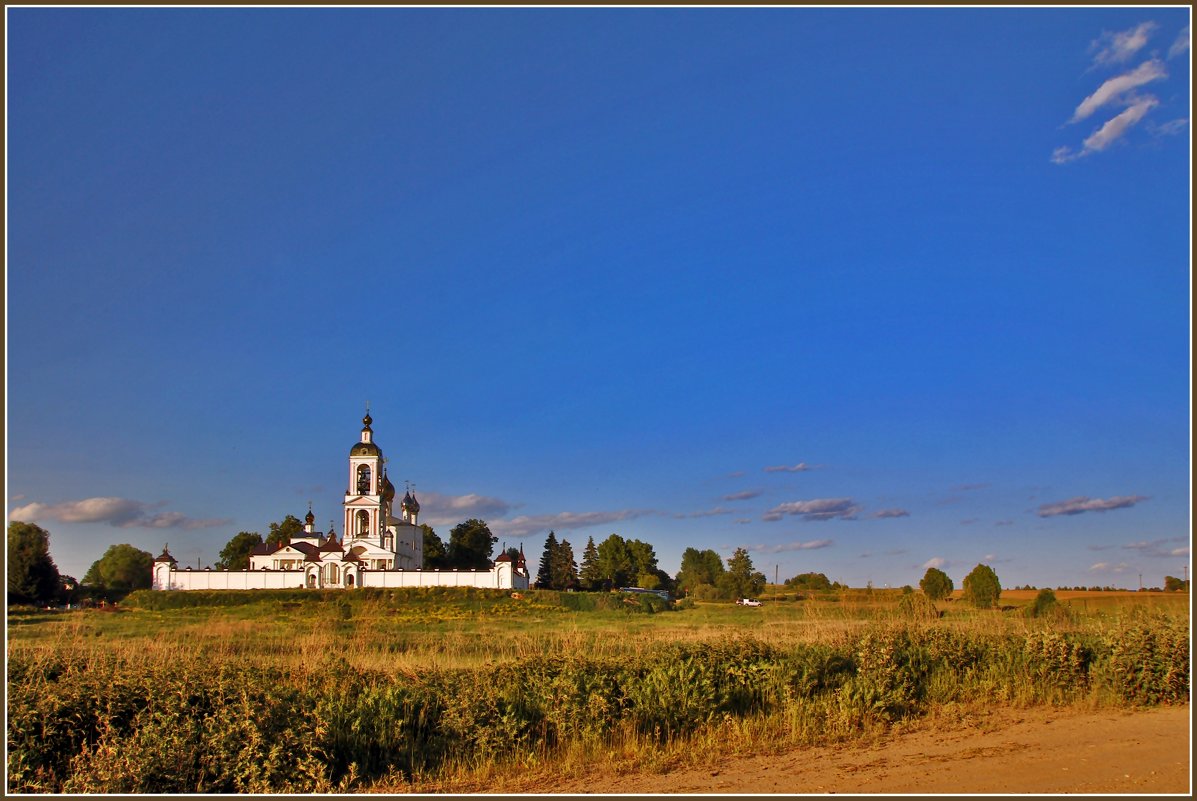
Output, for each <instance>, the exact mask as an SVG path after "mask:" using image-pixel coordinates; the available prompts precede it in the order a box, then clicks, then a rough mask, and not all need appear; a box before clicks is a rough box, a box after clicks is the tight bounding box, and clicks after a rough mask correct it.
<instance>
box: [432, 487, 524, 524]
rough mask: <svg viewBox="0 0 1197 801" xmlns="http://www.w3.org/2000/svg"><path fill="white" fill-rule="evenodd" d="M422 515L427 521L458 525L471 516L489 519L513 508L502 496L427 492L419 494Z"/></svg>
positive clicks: (500, 515)
mask: <svg viewBox="0 0 1197 801" xmlns="http://www.w3.org/2000/svg"><path fill="white" fill-rule="evenodd" d="M419 499H420V516H421V517H422V518H423V519H424V521H425V522H426V523H430V524H435V525H448V524H452V525H457V524H458V523H460V522H462V521H463V520H468V519H470V518H480V519H483V520H485V519H487V518H489V517H502V516H503V515H505V514H507V513H508V512H509V511H511V509H512V508H513V506H512V504H510V503H508V502H507V501H504V500H502V499H501V498H491V497H487V496H485V495H477V494H475V493H472V492H471V493H468V494H466V495H442V494H440V493H439V492H427V493H424V494H422V495H420V496H419Z"/></svg>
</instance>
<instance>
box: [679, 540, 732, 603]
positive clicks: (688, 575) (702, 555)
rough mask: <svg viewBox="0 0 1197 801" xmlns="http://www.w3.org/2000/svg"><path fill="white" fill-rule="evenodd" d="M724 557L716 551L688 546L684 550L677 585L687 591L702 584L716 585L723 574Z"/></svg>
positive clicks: (689, 591)
mask: <svg viewBox="0 0 1197 801" xmlns="http://www.w3.org/2000/svg"><path fill="white" fill-rule="evenodd" d="M723 572H724V571H723V559H722V558H721V557H720V556H719V554H718V553H717V552H715V551H712V550H710V549H707V550H705V551H700V550H698V549H697V548H687V549H686V550H685V551H683V552H682V568H681V570H679V571H678V572H677V587H678V589H679V590H684V591H685V592H686V593H692V592H694V591H695V590H696V589H697V588H698V587H700V586H703V585H705V586H710V587H714V586H715V585H716V584H717V583H718V582H719V577H720V576H722V575H723Z"/></svg>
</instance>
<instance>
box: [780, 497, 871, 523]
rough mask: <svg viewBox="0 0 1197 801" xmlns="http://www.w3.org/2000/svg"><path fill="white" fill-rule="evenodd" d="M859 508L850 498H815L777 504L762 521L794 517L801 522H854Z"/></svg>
mask: <svg viewBox="0 0 1197 801" xmlns="http://www.w3.org/2000/svg"><path fill="white" fill-rule="evenodd" d="M861 508H862V507H861V506H860V505H859V504H857V503H856V502H855V501H853V500H852V499H851V498H816V499H814V500H810V501H791V502H789V503H782V504H778V505H777V506H774V507H773V508H772V509H770V510H769V511H767V512H765V514H764V517H763V519H764V520H767V521H769V522H776V521H778V520H781V519H782V518H783V517H785V516H786V515H796V516H798V517H801V518H802V519H803V520H833V519H835V518H837V517H838V518H839V519H841V520H855V519H856V515H857V513H858V512H860V510H861Z"/></svg>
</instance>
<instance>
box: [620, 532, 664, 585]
mask: <svg viewBox="0 0 1197 801" xmlns="http://www.w3.org/2000/svg"><path fill="white" fill-rule="evenodd" d="M624 542H625V543H626V545H627V548H628V556H630V557H631V559H632V570H631V574H632V575H633V576H637V577H639V576H643V575H646V574H653V575H655V574H656V572H657V552H656V551H655V550H653V546H651V545H649V544H648V543H647V542H641V541H640V540H625V541H624Z"/></svg>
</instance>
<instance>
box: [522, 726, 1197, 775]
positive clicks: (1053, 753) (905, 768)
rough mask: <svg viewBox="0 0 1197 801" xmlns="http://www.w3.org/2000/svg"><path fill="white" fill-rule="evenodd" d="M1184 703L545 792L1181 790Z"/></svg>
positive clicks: (928, 730) (924, 733) (901, 738)
mask: <svg viewBox="0 0 1197 801" xmlns="http://www.w3.org/2000/svg"><path fill="white" fill-rule="evenodd" d="M1190 750H1191V749H1190V729H1189V707H1188V706H1183V707H1172V708H1164V709H1152V710H1146V711H1136V712H1129V711H1119V710H1102V711H1073V710H1051V709H1026V710H993V711H992V712H990V713H989V714H988V715H987V716H986V717H985V719H984V720H983V721H978V725H975V726H970V725H967V724H963V725H962V724H956V725H955V726H953V727H952V728H948V729H946V730H943V729H941V730H938V731H936V730H933V729H932V727H930V726H926V727H920V728H919V729H916V730H914V731H910V732H907V733H904V734H898V735H896V736H894V737H892V738H890V739H888V740H886V741H884V742H881V743H878V744H876V745H857V746H841V747H819V748H802V749H797V750H794V751H790V752H788V753H785V754H782V755H779V756H757V757H740V758H736V757H731V758H726V759H723V760H720V761H719V762H717V763H713V764H710V765H708V766H706V767H704V768H701V769H698V768H683V769H680V770H676V771H673V772H670V773H666V774H630V775H629V774H625V775H612V774H606V775H605V774H604V771H603V770H602V768H598V769H597V770H595V771H594V772H593V773H592V774H591V775H589V776H586V777H584V778H581V779H571V780H566V781H563V782H561V783H560V784H558V785H557V786H554V787H551V788H550V787H543V786H542V788H541V790H540V791H541V792H552V793H571V794H572V793H634V794H641V793H726V794H733V793H951V794H960V793H1136V794H1137V793H1178V794H1186V795H1187V794H1189V792H1190V777H1189V759H1190V757H1189V755H1190Z"/></svg>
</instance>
